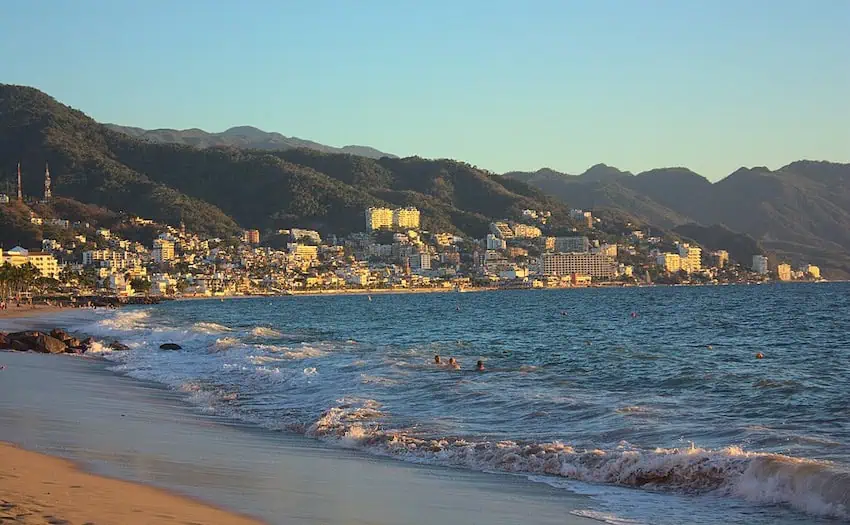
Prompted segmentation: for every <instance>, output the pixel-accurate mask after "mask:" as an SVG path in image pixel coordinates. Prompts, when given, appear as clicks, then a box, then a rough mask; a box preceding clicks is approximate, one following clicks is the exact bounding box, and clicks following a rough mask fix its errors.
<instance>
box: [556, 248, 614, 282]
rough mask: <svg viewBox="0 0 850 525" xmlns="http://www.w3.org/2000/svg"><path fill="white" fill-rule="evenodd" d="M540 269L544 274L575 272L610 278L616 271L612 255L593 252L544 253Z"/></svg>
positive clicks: (569, 273)
mask: <svg viewBox="0 0 850 525" xmlns="http://www.w3.org/2000/svg"><path fill="white" fill-rule="evenodd" d="M540 270H541V272H542V273H543V275H546V276H566V275H572V274H574V273H576V274H585V275H590V276H592V277H595V278H604V279H610V278H611V277H614V275H615V274H616V273H617V264H616V262H615V261H614V258H613V257H609V256H607V255H602V254H594V253H546V254H543V255H542V256H541V257H540Z"/></svg>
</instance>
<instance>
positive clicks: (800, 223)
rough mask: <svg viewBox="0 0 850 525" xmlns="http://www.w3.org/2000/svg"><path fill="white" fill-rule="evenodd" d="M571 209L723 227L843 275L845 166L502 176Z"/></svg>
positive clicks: (848, 248) (599, 169)
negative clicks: (715, 175) (717, 175)
mask: <svg viewBox="0 0 850 525" xmlns="http://www.w3.org/2000/svg"><path fill="white" fill-rule="evenodd" d="M505 176H506V177H509V178H514V179H517V180H522V181H524V182H526V183H528V184H530V185H532V186H534V187H536V188H539V189H541V190H543V191H545V192H546V193H549V194H552V195H554V196H556V197H558V198H560V199H561V200H562V201H564V202H565V203H566V204H568V205H569V206H571V207H575V208H584V209H599V208H606V209H612V210H616V211H619V212H621V213H624V214H627V215H630V216H632V217H635V218H636V219H637V220H639V221H642V222H645V223H648V224H651V225H655V226H657V227H660V228H664V229H672V228H675V227H677V226H682V225H686V224H691V223H696V224H702V225H714V224H723V225H725V226H726V227H728V228H729V229H731V230H733V231H736V232H741V233H744V234H746V235H749V236H751V237H752V238H753V239H755V240H756V241H757V242H759V243H760V244H761V245H762V246H764V247H765V249H767V250H769V251H771V252H773V253H775V254H776V255H777V256H778V258H779V259H783V260H788V261H790V262H793V263H796V264H802V263H812V264H818V265H820V266H824V267H828V268H833V269H834V270H836V271H837V273H840V274H841V275H842V276H850V164H841V163H835V162H826V161H808V160H803V161H796V162H792V163H791V164H788V165H787V166H783V167H782V168H779V169H777V170H775V171H771V170H770V169H768V168H765V167H755V168H740V169H738V170H736V171H735V172H734V173H732V174H730V175H728V176H727V177H725V178H724V179H722V180H720V181H718V182H715V183H713V184H712V183H711V182H710V181H709V180H708V179H706V178H705V177H703V176H702V175H699V174H698V173H694V172H693V171H691V170H689V169H687V168H681V167H679V168H660V169H654V170H650V171H646V172H643V173H639V174H636V175H633V174H631V173H629V172H623V171H620V170H618V169H616V168H612V167H610V166H605V165H597V166H594V167H593V168H590V169H589V170H588V171H587V172H585V173H583V174H581V175H567V174H563V173H559V172H556V171H553V170H550V169H543V170H538V171H536V172H512V173H506V174H505Z"/></svg>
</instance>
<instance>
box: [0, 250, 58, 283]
mask: <svg viewBox="0 0 850 525" xmlns="http://www.w3.org/2000/svg"><path fill="white" fill-rule="evenodd" d="M0 256H2V258H3V263H4V264H6V263H8V264H11V265H12V266H23V265H25V264H28V263H29V264H32V265H33V266H35V267H36V268H38V271H39V272H41V276H42V277H49V278H51V279H58V278H59V263H58V262H57V261H56V258H55V257H53V256H52V255H51V254H49V253H45V252H31V251H29V250H27V249H25V248H21V247H20V246H15V247H14V248H12V249H11V250H9V251H7V252H5V253H3V251H2V250H0Z"/></svg>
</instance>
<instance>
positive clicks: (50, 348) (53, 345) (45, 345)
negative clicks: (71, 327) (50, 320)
mask: <svg viewBox="0 0 850 525" xmlns="http://www.w3.org/2000/svg"><path fill="white" fill-rule="evenodd" d="M67 348H68V345H66V344H65V343H64V342H62V341H60V340H59V339H56V338H55V337H50V336H49V335H47V334H38V337H36V340H35V344H34V348H33V350H35V351H36V352H41V353H43V354H64V353H65V350H66V349H67Z"/></svg>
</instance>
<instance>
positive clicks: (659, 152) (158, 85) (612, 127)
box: [0, 0, 850, 181]
mask: <svg viewBox="0 0 850 525" xmlns="http://www.w3.org/2000/svg"><path fill="white" fill-rule="evenodd" d="M85 5H86V6H87V7H88V9H85V10H81V9H80V4H71V3H51V2H48V1H47V0H33V1H28V2H22V1H18V2H7V3H4V4H3V5H2V6H0V15H2V16H3V19H4V20H12V21H14V23H13V24H11V25H9V27H8V28H7V29H6V30H5V31H4V32H3V33H2V35H0V52H2V53H3V55H4V56H7V57H15V59H14V60H12V61H10V63H9V64H8V65H7V67H6V69H5V75H4V76H3V78H2V81H3V82H7V83H15V84H24V85H30V86H33V87H36V88H39V89H41V90H43V91H45V92H47V93H48V94H50V95H51V96H53V97H55V98H56V99H57V100H59V101H60V102H62V103H65V104H68V105H70V106H73V107H74V108H77V109H80V110H81V111H83V112H85V113H87V114H88V115H90V116H92V117H93V118H95V119H96V120H98V121H100V122H109V123H114V124H118V125H122V126H133V127H140V128H144V129H157V128H172V129H188V128H200V129H203V130H205V131H209V132H220V131H224V130H226V129H228V128H231V127H234V126H253V127H256V128H259V129H262V130H265V131H270V132H278V133H281V134H283V135H286V136H291V137H298V138H302V139H306V140H311V141H315V142H319V143H323V144H328V145H333V146H345V145H362V146H370V147H373V148H376V149H378V150H381V151H384V152H387V153H392V154H395V155H399V156H409V155H420V156H423V157H432V158H433V157H435V158H455V159H458V160H463V161H466V162H469V163H472V164H475V165H477V166H480V167H482V168H485V169H488V170H491V171H494V172H499V173H503V172H506V171H535V170H538V169H540V168H542V167H549V168H551V169H554V170H557V171H561V172H565V173H571V174H578V173H582V172H584V171H585V170H586V169H587V168H588V167H590V166H593V165H595V164H598V163H605V164H608V165H610V166H615V167H617V168H619V169H622V170H628V171H631V172H633V173H639V172H641V171H645V170H648V169H653V168H659V167H671V166H684V167H687V168H689V169H692V170H693V171H695V172H697V173H699V174H701V175H704V176H706V177H707V178H709V179H710V180H712V181H716V180H718V179H720V178H722V177H724V176H726V175H728V174H729V173H732V172H733V171H735V170H736V169H738V168H739V167H741V166H746V167H753V166H767V167H769V168H770V169H777V168H779V167H781V166H784V165H786V164H788V163H790V162H793V161H795V160H800V159H811V160H829V161H835V162H850V128H848V126H847V124H846V123H847V122H848V121H850V99H848V98H847V96H846V93H848V92H850V67H847V66H848V63H847V59H846V50H847V49H850V34H848V33H847V32H846V31H845V28H846V27H847V24H848V22H850V3H848V2H844V1H841V0H821V1H817V2H813V3H804V2H794V1H790V0H786V1H773V2H771V1H767V0H754V1H752V2H748V3H745V4H738V3H735V2H730V1H721V2H714V3H711V4H690V5H679V4H675V3H670V2H664V1H660V0H658V1H650V2H644V3H629V2H626V1H615V0H607V1H600V2H593V3H578V2H562V1H542V0H541V1H533V2H529V3H527V4H523V6H522V9H521V10H518V9H517V8H516V4H515V3H508V2H507V1H502V0H500V1H495V2H478V1H475V2H473V1H470V2H466V3H464V4H462V5H454V4H453V3H451V2H446V1H444V0H439V1H436V2H431V3H428V4H427V5H416V6H400V5H397V4H395V3H393V2H389V1H386V0H380V1H378V0H376V1H374V2H370V3H368V4H367V5H357V6H355V5H344V4H338V3H335V2H330V1H327V0H325V1H316V2H309V3H293V4H289V5H287V6H284V5H280V4H278V3H276V2H271V1H270V0H269V1H266V0H256V1H248V2H242V3H240V4H238V5H220V6H219V5H217V6H216V9H214V10H212V9H208V5H207V4H205V3H203V2H200V1H199V0H191V1H186V2H182V3H180V4H171V3H166V2H164V1H162V0H157V1H151V2H147V3H145V4H144V5H142V4H134V3H109V2H106V1H102V0H92V1H90V2H88V3H87V4H85Z"/></svg>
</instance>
